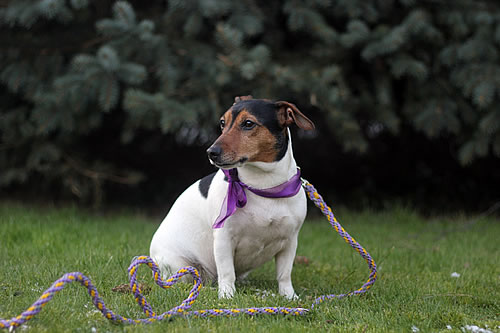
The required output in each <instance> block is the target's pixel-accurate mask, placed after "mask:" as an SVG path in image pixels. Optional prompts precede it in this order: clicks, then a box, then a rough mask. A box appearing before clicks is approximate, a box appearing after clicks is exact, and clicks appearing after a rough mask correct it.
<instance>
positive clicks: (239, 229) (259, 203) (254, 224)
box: [224, 192, 306, 274]
mask: <svg viewBox="0 0 500 333" xmlns="http://www.w3.org/2000/svg"><path fill="white" fill-rule="evenodd" d="M305 211H306V207H305V198H304V197H303V193H302V192H301V193H299V194H298V195H297V197H296V198H286V199H263V198H256V197H254V196H249V198H248V203H247V206H245V207H244V208H243V209H239V210H238V211H237V213H236V214H235V215H233V216H232V217H231V218H230V219H229V220H228V221H227V223H226V225H225V226H224V228H227V230H226V232H229V233H230V234H231V240H232V243H233V248H234V263H235V269H236V271H237V274H244V273H245V272H247V271H250V270H252V269H254V268H256V267H258V266H261V265H262V264H264V263H265V262H267V261H270V260H271V259H272V258H273V257H274V256H275V255H276V254H277V253H279V252H280V251H282V250H283V249H284V248H285V247H286V246H287V244H288V243H289V242H290V241H291V240H292V239H294V238H295V237H297V234H298V231H299V229H300V227H301V225H302V222H303V219H304V216H305Z"/></svg>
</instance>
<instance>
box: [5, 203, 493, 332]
mask: <svg viewBox="0 0 500 333" xmlns="http://www.w3.org/2000/svg"><path fill="white" fill-rule="evenodd" d="M310 209H314V208H312V207H311V208H310ZM336 213H337V215H338V218H339V221H340V223H341V224H342V225H343V226H344V227H345V229H346V230H347V231H348V232H349V233H350V234H351V235H352V236H354V237H355V238H356V239H357V240H358V241H359V242H360V243H361V244H362V245H363V246H364V247H365V248H366V249H367V250H368V251H369V252H370V254H371V255H372V256H373V257H374V259H375V261H376V263H377V265H378V267H379V280H378V281H377V282H376V283H375V286H374V287H373V288H372V289H371V290H370V291H369V292H368V293H367V294H365V295H363V296H354V297H349V298H345V299H342V300H334V301H331V302H327V303H324V304H323V305H321V306H319V307H317V308H316V309H315V310H314V311H313V312H311V313H310V314H308V315H307V316H304V317H283V316H259V317H253V318H252V317H246V316H240V317H234V318H211V319H199V318H191V319H184V318H177V319H175V320H173V321H171V322H162V323H156V324H152V325H148V326H140V327H137V326H124V325H117V324H113V323H111V322H109V321H108V320H106V319H105V318H104V317H102V315H101V314H100V313H98V312H96V311H95V309H94V307H93V305H92V303H91V301H90V298H89V296H88V295H87V293H86V290H85V289H84V288H82V287H81V286H79V285H76V284H74V285H69V286H67V287H66V288H65V289H64V290H63V291H62V292H60V293H59V294H58V295H57V296H55V297H54V299H53V300H52V302H50V303H49V304H48V305H47V306H46V307H44V309H43V311H42V312H41V313H40V314H39V315H38V316H36V317H35V318H34V319H32V320H31V321H29V322H28V323H27V326H28V327H29V331H30V332H58V331H61V332H62V331H74V332H80V331H81V332H90V331H96V332H104V331H105V332H115V331H126V332H136V331H137V332H142V331H145V330H146V331H151V332H163V331H166V330H170V331H175V332H185V331H194V332H206V331H221V332H226V331H227V332H232V331H245V332H262V331H265V332H289V331H315V332H316V331H349V332H351V331H352V332H356V331H357V332H411V331H412V327H413V326H414V327H417V328H418V329H419V330H420V332H427V331H429V332H439V331H446V332H449V330H447V328H446V326H447V325H450V326H451V327H452V328H453V330H452V331H455V332H459V331H460V328H461V327H464V326H465V325H477V326H480V327H483V328H484V327H489V329H490V330H492V331H500V247H499V241H498V239H499V236H500V223H499V222H500V221H499V220H498V219H495V218H481V219H478V220H477V221H476V222H475V223H474V224H472V225H471V224H467V222H468V221H470V219H469V218H466V217H463V216H458V217H444V218H432V219H425V218H422V217H421V216H418V215H417V214H415V213H413V212H412V211H411V210H409V209H404V208H393V209H390V210H387V211H385V212H375V213H374V212H370V211H362V212H353V211H342V210H341V211H339V212H336ZM159 222H160V220H153V219H150V218H145V217H141V216H140V215H136V214H132V213H122V214H113V215H108V216H104V217H103V216H95V215H92V214H89V213H86V212H85V211H82V210H79V209H78V208H58V209H55V208H44V209H42V208H33V207H30V206H25V205H20V204H13V203H3V204H0V226H1V227H0V258H1V260H0V318H11V317H13V316H15V315H18V314H19V313H21V312H22V311H24V310H25V309H26V308H27V307H28V306H29V305H31V304H32V302H34V301H35V300H36V299H37V298H38V297H39V296H40V295H41V294H42V292H43V291H44V290H45V289H46V288H48V287H49V286H50V285H51V284H52V282H53V281H54V280H56V279H57V278H59V277H60V276H61V275H63V274H64V273H66V272H71V271H81V272H82V273H84V274H86V275H87V276H89V277H90V278H91V279H92V281H93V282H94V283H95V284H96V286H97V288H98V290H99V292H100V294H101V297H102V298H103V299H104V301H105V303H106V305H107V306H108V307H109V308H111V309H112V310H114V311H115V312H117V313H120V314H122V315H126V316H128V317H141V318H143V317H144V316H143V314H142V312H141V310H140V308H139V307H138V306H137V305H136V304H135V302H134V300H133V297H132V296H131V295H129V294H120V293H115V292H112V291H111V289H112V288H113V287H114V286H117V285H119V284H123V283H127V273H126V269H127V267H128V265H129V263H130V260H131V258H133V257H134V256H136V255H140V254H147V253H148V247H149V242H150V239H151V236H152V234H153V232H154V231H155V229H156V228H157V226H158V224H159ZM465 226H467V227H466V228H465ZM297 254H298V255H301V256H305V257H307V258H308V259H309V260H310V263H309V264H308V265H305V264H296V265H295V267H294V271H293V282H294V286H295V289H296V291H297V293H298V294H299V295H300V296H301V299H300V300H298V301H287V300H285V299H283V298H281V297H272V296H268V297H265V298H262V296H261V295H258V294H259V291H258V290H261V291H262V290H268V291H269V293H277V286H276V283H275V281H274V267H273V265H272V263H269V264H267V265H265V266H264V267H262V268H261V269H259V270H257V271H255V272H253V273H252V274H251V275H250V277H249V279H248V281H247V282H245V283H244V284H240V285H239V286H237V290H238V291H237V295H236V296H235V297H234V299H232V300H219V299H218V298H217V290H216V288H215V286H205V287H204V288H203V289H202V292H201V295H200V297H199V298H198V301H197V302H196V303H195V304H194V305H193V308H194V309H205V308H222V307H224V308H233V307H252V306H274V305H281V306H305V307H309V306H310V305H311V302H312V299H313V297H315V296H319V295H321V294H326V293H343V292H346V291H349V290H353V289H356V288H358V287H359V286H361V284H363V283H364V281H366V279H367V277H368V274H369V271H368V269H367V267H366V263H365V262H364V260H362V259H361V258H360V257H359V256H358V255H357V254H356V253H355V252H354V251H353V250H352V249H351V248H350V247H349V246H348V245H347V244H345V243H344V241H343V240H342V239H341V238H340V237H338V236H337V235H336V234H335V231H334V230H333V229H332V228H331V227H330V226H329V224H328V223H327V222H326V220H323V219H320V218H319V217H317V218H311V219H308V220H307V221H306V223H305V225H304V226H303V228H302V231H301V234H300V240H299V248H298V253H297ZM453 272H458V273H459V274H460V277H458V278H454V277H451V273H453ZM139 275H140V279H141V281H143V282H144V283H146V284H148V285H150V286H152V287H153V289H152V291H151V292H150V293H149V294H148V295H147V296H146V297H147V298H148V300H149V301H150V302H151V303H152V304H153V307H154V308H155V310H156V311H157V312H162V310H163V311H165V310H167V309H169V308H171V307H173V306H175V305H177V304H178V303H180V301H181V300H182V299H183V298H184V297H185V296H186V295H187V293H188V291H189V289H190V287H191V286H190V285H188V284H179V285H177V286H175V287H174V288H171V289H169V290H167V291H165V290H163V289H161V288H158V287H156V288H155V286H153V283H152V281H151V279H150V277H151V274H150V273H149V271H148V270H147V269H146V268H143V269H141V270H140V273H139Z"/></svg>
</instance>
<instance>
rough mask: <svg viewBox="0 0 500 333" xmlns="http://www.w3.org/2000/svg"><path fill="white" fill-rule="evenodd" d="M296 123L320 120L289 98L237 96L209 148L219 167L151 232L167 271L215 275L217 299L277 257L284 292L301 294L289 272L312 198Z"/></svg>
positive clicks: (211, 277)
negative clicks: (295, 144)
mask: <svg viewBox="0 0 500 333" xmlns="http://www.w3.org/2000/svg"><path fill="white" fill-rule="evenodd" d="M292 124H296V125H297V126H298V127H299V128H302V129H304V130H313V129H314V127H315V126H314V123H313V122H312V121H311V120H310V119H308V118H307V117H306V116H305V115H304V114H302V112H300V111H299V109H298V108H297V107H296V106H295V105H294V104H292V103H289V102H285V101H278V102H273V101H270V100H264V99H253V98H252V97H251V96H243V97H236V98H235V103H234V104H233V105H232V107H230V108H229V109H228V110H227V111H226V112H225V113H224V114H223V116H222V117H221V118H220V127H221V130H222V134H221V135H220V136H219V137H218V138H217V139H216V141H215V142H214V143H213V144H212V146H210V148H208V150H207V154H208V158H209V161H210V163H211V164H213V165H214V166H216V167H217V168H219V170H218V171H217V172H214V173H212V174H210V175H208V176H206V177H204V178H202V179H200V180H198V181H197V182H195V183H194V184H193V185H191V186H190V187H189V188H188V189H187V190H185V191H184V192H183V193H182V194H181V195H180V196H179V197H178V199H177V200H176V201H175V203H174V204H173V206H172V208H171V209H170V211H169V213H168V214H167V216H166V217H165V219H164V220H163V222H162V223H161V225H160V227H159V228H158V230H157V231H156V233H155V234H154V236H153V239H152V241H151V247H150V254H151V257H152V258H153V260H154V261H155V262H156V263H157V264H158V266H159V268H160V271H161V273H162V276H164V277H167V276H168V275H169V274H172V273H174V272H176V271H177V270H178V269H180V268H182V267H185V266H194V267H196V268H197V269H198V270H199V271H200V274H201V276H202V278H203V280H212V281H215V280H217V282H218V295H219V298H231V297H233V295H234V293H235V280H236V278H238V279H244V278H245V277H246V276H247V275H248V274H249V273H250V271H252V270H253V269H255V268H257V267H259V266H261V265H263V264H264V263H266V262H268V261H270V260H272V259H273V258H275V264H276V277H277V281H278V289H279V293H280V295H283V296H285V297H286V298H288V299H295V298H297V295H296V293H295V291H294V288H293V285H292V281H291V272H292V266H293V262H294V258H295V252H296V249H297V237H298V233H299V230H300V228H301V226H302V224H303V222H304V219H305V216H306V212H307V203H306V196H305V192H304V190H303V189H302V187H301V183H300V169H298V168H297V164H296V162H295V159H294V157H293V152H292V142H291V137H290V130H289V127H290V126H291V125H292ZM297 182H298V184H297ZM271 192H272V193H271ZM269 193H271V194H269ZM276 194H277V195H276ZM273 195H274V196H273Z"/></svg>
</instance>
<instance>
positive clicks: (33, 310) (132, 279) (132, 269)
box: [0, 179, 377, 330]
mask: <svg viewBox="0 0 500 333" xmlns="http://www.w3.org/2000/svg"><path fill="white" fill-rule="evenodd" d="M302 186H303V187H304V189H305V191H306V193H307V196H308V197H309V199H311V200H312V201H313V202H314V204H315V205H316V206H317V207H318V208H319V209H321V212H322V213H323V215H325V216H326V218H327V219H328V222H330V224H331V225H332V227H333V228H334V229H335V231H337V233H338V234H339V235H340V236H341V237H342V238H343V239H344V241H345V242H346V243H348V244H349V245H351V247H352V248H353V249H355V250H356V252H358V253H359V254H360V255H361V257H363V259H364V260H365V261H366V263H367V264H368V268H369V269H370V275H369V277H368V280H367V281H366V282H365V283H364V284H363V285H362V286H361V287H360V288H359V289H357V290H354V291H351V292H348V293H346V294H340V295H334V294H332V295H323V296H320V297H318V298H316V299H315V300H314V301H313V303H312V306H311V308H310V309H307V308H300V307H298V308H293V307H259V308H244V309H207V310H194V311H189V309H190V308H191V306H192V305H193V303H194V302H195V301H196V298H197V297H198V295H199V293H200V290H201V286H202V284H201V278H200V275H199V273H198V271H197V270H196V268H194V267H185V268H181V269H180V270H179V271H177V273H175V274H174V275H172V276H171V277H170V278H168V279H166V280H163V279H162V278H161V274H160V271H159V269H158V266H157V265H156V263H155V262H154V261H153V260H152V259H151V258H150V257H148V256H140V257H137V258H135V259H134V260H133V262H132V263H131V264H130V266H129V268H128V273H129V285H130V289H131V291H132V293H133V294H134V297H135V300H136V302H137V303H138V304H139V306H141V308H142V310H143V312H144V313H145V314H146V317H147V318H141V319H131V318H126V317H123V316H121V315H119V314H116V313H114V312H113V311H111V310H110V309H108V308H107V307H106V305H105V304H104V302H103V300H102V298H101V297H99V293H98V292H97V289H96V288H95V286H94V285H93V284H92V282H91V281H90V279H89V278H88V277H86V276H85V275H83V274H82V273H80V272H73V273H67V274H64V275H63V276H62V277H61V278H60V279H58V280H57V281H55V282H54V283H53V284H52V286H51V287H50V288H49V289H47V290H46V291H45V292H44V293H43V294H42V296H40V298H39V299H38V300H37V301H36V302H35V303H33V305H31V306H30V307H29V308H28V309H27V310H26V311H24V312H23V313H21V314H20V315H19V316H17V317H13V318H11V319H0V328H6V329H10V330H14V329H16V328H17V327H19V326H20V325H22V324H23V323H25V322H27V321H28V320H30V319H31V318H33V317H34V316H35V315H37V314H38V313H39V312H40V311H41V310H42V308H43V307H44V306H45V305H46V304H47V303H48V302H49V301H50V300H51V299H52V298H53V297H54V295H55V294H57V293H58V292H59V291H61V290H62V289H63V288H64V287H65V286H66V285H67V284H69V283H71V282H79V283H80V284H81V285H82V286H84V287H85V288H87V290H88V293H89V295H90V297H91V298H92V303H94V305H95V306H96V308H97V309H98V310H99V311H100V312H101V313H102V314H103V315H104V316H105V317H106V318H108V319H109V320H112V321H115V322H119V323H127V324H143V323H152V322H156V321H161V320H163V319H168V318H171V317H173V316H193V317H215V316H236V315H240V314H247V315H251V316H254V315H257V314H284V315H292V316H299V315H304V314H306V313H308V312H309V311H310V310H312V309H314V307H315V306H316V305H318V304H320V303H322V302H324V301H325V300H328V299H332V298H337V299H339V298H343V297H346V296H351V295H357V294H362V293H364V292H366V291H367V290H368V289H370V287H371V286H372V285H373V284H374V283H375V280H376V279H377V265H376V264H375V261H374V260H373V259H372V257H371V256H370V254H369V253H368V252H367V251H366V250H365V249H364V248H363V247H362V246H361V245H360V244H359V243H358V242H357V241H355V240H354V238H352V237H351V236H350V235H349V234H348V233H347V231H345V230H344V228H343V227H342V226H341V225H340V224H339V223H338V221H337V219H336V218H335V216H334V215H333V212H332V210H331V209H330V207H328V206H327V205H326V203H325V202H324V200H323V198H322V197H321V195H320V194H319V193H318V192H317V191H316V189H315V188H314V186H312V185H311V183H309V182H308V181H306V180H304V179H302ZM143 264H145V265H148V267H149V268H150V269H151V270H152V271H153V275H154V280H155V282H156V284H158V285H159V286H160V287H162V288H164V289H167V288H170V287H171V286H173V285H174V284H176V283H177V282H178V281H179V279H180V278H181V277H182V276H184V275H187V274H190V275H191V276H192V277H193V279H194V286H193V288H192V289H191V291H190V293H189V295H188V297H187V298H186V299H185V300H184V301H182V303H181V304H180V305H178V306H176V307H174V308H172V309H170V310H168V311H166V312H164V313H162V314H157V313H155V312H154V311H153V309H152V307H151V305H150V304H149V303H148V301H147V300H146V298H145V297H144V296H143V295H142V293H141V290H140V288H139V286H138V284H137V282H136V281H137V268H138V266H140V265H143Z"/></svg>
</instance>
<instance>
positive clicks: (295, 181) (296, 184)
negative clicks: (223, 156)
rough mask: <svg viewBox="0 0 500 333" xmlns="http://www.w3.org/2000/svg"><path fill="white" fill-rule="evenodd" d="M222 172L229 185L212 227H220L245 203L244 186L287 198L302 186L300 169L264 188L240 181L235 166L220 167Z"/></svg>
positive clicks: (251, 189) (274, 196)
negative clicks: (284, 180) (282, 181)
mask: <svg viewBox="0 0 500 333" xmlns="http://www.w3.org/2000/svg"><path fill="white" fill-rule="evenodd" d="M222 172H224V174H225V175H226V177H227V181H228V183H229V185H228V188H227V194H226V197H225V198H224V202H223V203H222V207H221V210H220V213H219V217H217V219H216V220H215V223H214V224H213V228H214V229H217V228H222V227H223V226H224V221H225V220H226V219H227V218H228V217H229V216H231V215H233V214H234V213H235V212H236V209H237V208H242V207H244V206H245V205H246V203H247V196H246V194H245V190H244V188H246V189H247V190H249V191H250V192H253V193H255V194H257V195H259V196H261V197H265V198H289V197H293V196H294V195H296V194H297V193H298V192H299V191H300V188H301V186H302V183H301V180H300V169H297V173H296V174H295V175H294V176H293V177H292V178H290V179H289V180H288V181H286V182H285V183H283V184H281V185H278V186H275V187H271V188H266V189H256V188H252V187H250V186H248V185H247V184H245V183H243V182H242V181H240V179H239V178H238V170H237V169H236V168H234V169H230V170H225V169H222Z"/></svg>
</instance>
